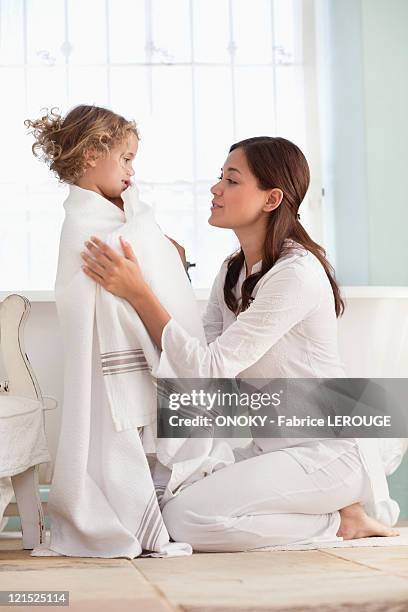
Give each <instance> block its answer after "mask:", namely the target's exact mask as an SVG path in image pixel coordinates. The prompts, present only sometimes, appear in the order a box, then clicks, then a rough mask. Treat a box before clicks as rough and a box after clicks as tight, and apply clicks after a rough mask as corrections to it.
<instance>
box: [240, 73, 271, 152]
mask: <svg viewBox="0 0 408 612" xmlns="http://www.w3.org/2000/svg"><path fill="white" fill-rule="evenodd" d="M254 92H256V95H254ZM235 113H236V138H237V140H242V139H243V138H250V137H252V136H261V135H263V136H272V135H273V134H274V133H275V112H274V99H273V72H272V68H271V67H257V68H255V67H251V66H249V67H241V68H236V69H235Z"/></svg>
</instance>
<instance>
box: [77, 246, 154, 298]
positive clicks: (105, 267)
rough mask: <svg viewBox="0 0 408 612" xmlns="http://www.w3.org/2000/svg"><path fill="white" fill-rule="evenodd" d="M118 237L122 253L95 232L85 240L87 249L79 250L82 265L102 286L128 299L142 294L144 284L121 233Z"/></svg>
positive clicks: (140, 272) (144, 288)
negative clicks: (103, 240) (80, 251)
mask: <svg viewBox="0 0 408 612" xmlns="http://www.w3.org/2000/svg"><path fill="white" fill-rule="evenodd" d="M119 240H120V244H121V246H122V250H123V255H124V256H122V255H119V254H118V253H116V251H114V250H113V249H112V248H111V247H110V246H109V245H107V244H106V243H105V242H102V240H99V238H97V237H96V236H91V238H90V241H89V242H88V241H87V242H85V246H86V247H87V249H88V252H86V251H83V252H82V253H81V257H82V259H83V260H84V262H85V265H84V266H82V269H83V271H84V272H85V274H86V275H87V276H89V277H90V278H92V279H93V280H94V281H95V282H97V283H98V284H99V285H101V286H102V287H103V288H104V289H106V290H107V291H109V292H110V293H113V294H114V295H117V296H118V297H122V298H124V299H125V300H128V301H130V300H132V299H134V298H135V297H137V296H139V295H142V294H143V293H144V291H145V290H146V288H147V285H146V282H145V280H144V278H143V275H142V271H141V269H140V266H139V263H138V261H137V259H136V256H135V254H134V253H133V250H132V247H131V246H130V244H129V243H128V242H126V241H125V240H124V239H123V238H122V237H120V239H119Z"/></svg>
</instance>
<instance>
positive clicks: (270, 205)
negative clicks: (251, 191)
mask: <svg viewBox="0 0 408 612" xmlns="http://www.w3.org/2000/svg"><path fill="white" fill-rule="evenodd" d="M282 200H283V191H282V189H278V188H276V189H272V190H271V191H270V192H269V197H268V199H267V200H266V202H265V206H264V207H263V209H262V210H264V211H265V212H271V211H272V210H275V208H278V206H279V205H280V203H281V202H282Z"/></svg>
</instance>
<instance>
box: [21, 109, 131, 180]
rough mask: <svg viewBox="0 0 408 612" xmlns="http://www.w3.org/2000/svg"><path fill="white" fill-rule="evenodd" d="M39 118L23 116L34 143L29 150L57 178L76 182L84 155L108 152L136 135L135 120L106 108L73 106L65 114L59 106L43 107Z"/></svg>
mask: <svg viewBox="0 0 408 612" xmlns="http://www.w3.org/2000/svg"><path fill="white" fill-rule="evenodd" d="M44 110H45V112H46V114H45V115H44V116H43V117H41V118H40V119H34V120H33V121H32V120H31V119H26V120H25V121H24V125H25V126H26V127H27V128H32V129H31V130H30V133H31V134H33V135H34V138H35V143H34V144H33V146H32V151H33V153H34V155H35V156H36V157H40V158H41V159H42V160H43V161H45V162H46V163H47V164H48V165H49V167H50V170H52V171H53V172H55V174H56V175H57V176H58V178H59V179H60V181H62V182H64V183H75V182H76V181H77V180H78V179H79V178H80V177H81V176H82V175H83V174H84V172H85V170H86V155H85V153H89V154H91V155H95V156H96V157H99V155H107V154H108V153H109V151H110V150H111V149H112V147H114V146H116V145H117V144H119V143H120V142H122V141H123V140H124V139H125V138H127V137H129V134H130V133H133V134H135V135H136V137H137V138H139V133H138V131H137V127H136V123H135V122H134V121H127V120H126V119H125V118H124V117H121V116H120V115H117V114H116V113H114V112H113V111H111V110H109V109H107V108H101V107H99V106H87V105H85V104H81V105H79V106H75V108H73V109H72V110H71V111H70V112H69V113H68V114H67V115H66V116H65V117H62V116H61V115H60V114H59V113H58V109H56V108H51V109H50V110H48V109H47V108H46V109H44Z"/></svg>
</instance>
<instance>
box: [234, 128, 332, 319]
mask: <svg viewBox="0 0 408 612" xmlns="http://www.w3.org/2000/svg"><path fill="white" fill-rule="evenodd" d="M238 148H241V149H243V151H244V153H245V156H246V159H247V163H248V166H249V168H250V170H251V172H252V173H253V175H254V176H255V177H256V179H257V182H258V187H259V188H260V189H263V190H265V191H266V190H268V189H274V188H278V189H281V190H282V191H283V200H282V202H281V203H280V205H279V206H278V207H277V208H275V210H273V211H272V212H270V213H269V219H268V223H267V230H266V237H265V242H264V245H263V253H262V267H261V269H260V271H259V272H256V273H255V274H251V275H250V276H248V278H246V279H245V281H244V282H243V284H242V289H241V303H239V300H237V298H236V297H235V295H234V293H233V289H234V287H235V285H236V284H237V282H238V278H239V275H240V272H241V269H242V266H243V265H244V263H245V257H244V252H243V250H242V249H240V250H239V251H238V252H237V253H235V254H233V255H231V257H230V258H229V260H228V267H227V274H226V277H225V283H224V299H225V303H226V304H227V306H228V308H229V309H230V310H232V312H234V313H235V314H236V315H238V314H239V313H240V312H242V311H243V310H246V309H247V308H248V306H249V305H250V303H251V300H252V291H253V289H254V287H255V285H256V284H257V282H258V281H259V279H260V278H262V276H263V275H264V274H266V272H268V270H270V269H271V268H272V266H273V265H275V263H276V262H277V261H278V259H279V257H281V256H282V255H283V254H285V252H287V251H288V247H287V246H286V245H285V244H284V242H285V240H287V239H291V240H294V241H296V242H298V243H299V244H301V245H302V246H303V247H304V248H305V249H307V250H308V251H310V252H311V253H313V255H315V256H316V257H317V259H318V260H319V261H320V263H321V264H322V266H323V268H324V270H325V272H326V274H327V277H328V279H329V281H330V285H331V287H332V290H333V295H334V304H335V311H336V317H339V316H340V315H342V314H343V312H344V302H343V300H342V298H341V295H340V290H339V287H338V285H337V282H336V278H335V273H334V270H333V268H332V266H331V265H330V263H329V262H328V260H327V258H326V251H325V250H324V249H323V247H321V246H320V245H319V244H317V243H316V242H314V241H313V240H312V239H311V238H310V236H309V234H308V233H307V232H306V230H305V228H304V227H303V226H302V224H301V223H300V221H299V218H298V210H299V206H300V204H301V203H302V201H303V198H304V197H305V195H306V191H307V188H308V187H309V182H310V172H309V166H308V163H307V161H306V158H305V156H304V155H303V153H302V151H301V150H300V149H299V147H297V146H296V145H295V144H293V143H292V142H290V141H289V140H286V139H285V138H272V137H270V136H258V137H255V138H248V139H246V140H241V141H240V142H237V143H235V144H233V145H232V147H231V148H230V152H231V151H234V149H238Z"/></svg>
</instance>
